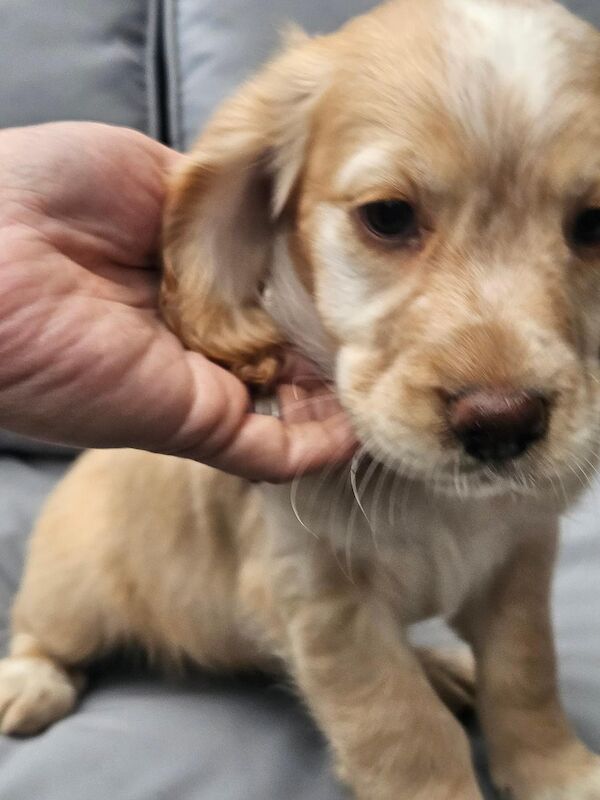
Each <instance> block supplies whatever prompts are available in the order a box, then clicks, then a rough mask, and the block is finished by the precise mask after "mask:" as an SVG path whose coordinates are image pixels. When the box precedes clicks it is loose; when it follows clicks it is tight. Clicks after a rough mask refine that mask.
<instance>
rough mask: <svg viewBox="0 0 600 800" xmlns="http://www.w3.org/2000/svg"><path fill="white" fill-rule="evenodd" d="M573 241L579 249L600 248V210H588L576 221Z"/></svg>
mask: <svg viewBox="0 0 600 800" xmlns="http://www.w3.org/2000/svg"><path fill="white" fill-rule="evenodd" d="M573 241H574V242H575V244H576V245H577V246H578V247H597V246H600V208H588V209H586V210H585V211H582V212H581V214H580V215H579V216H578V217H577V219H576V220H575V225H574V227H573Z"/></svg>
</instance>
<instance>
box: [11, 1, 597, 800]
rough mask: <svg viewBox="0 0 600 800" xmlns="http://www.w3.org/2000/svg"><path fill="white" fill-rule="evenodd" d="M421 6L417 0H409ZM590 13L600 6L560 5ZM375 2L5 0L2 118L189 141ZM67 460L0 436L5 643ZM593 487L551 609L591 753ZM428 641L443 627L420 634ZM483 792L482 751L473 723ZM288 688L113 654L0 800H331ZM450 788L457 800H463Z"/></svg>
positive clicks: (323, 756) (564, 678) (17, 751)
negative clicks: (279, 61) (289, 55)
mask: <svg viewBox="0 0 600 800" xmlns="http://www.w3.org/2000/svg"><path fill="white" fill-rule="evenodd" d="M417 1H418V0H415V2H417ZM567 4H568V5H569V6H570V7H571V8H573V9H574V10H576V11H578V12H579V13H581V14H582V15H583V16H586V17H587V18H588V19H590V20H592V21H593V22H595V23H596V24H597V25H600V0H570V2H568V3H567ZM371 5H373V3H371V2H369V0H327V2H324V0H164V1H163V2H160V0H127V2H123V0H101V2H98V0H55V2H53V3H41V2H34V0H0V44H1V46H0V75H1V76H2V77H1V78H0V124H1V125H3V126H7V125H16V124H24V123H35V122H41V121H46V120H51V119H63V118H70V119H73V118H77V119H96V120H102V121H105V122H113V123H117V124H123V125H130V126H132V127H135V128H138V129H140V130H143V131H145V132H147V133H149V134H151V135H153V136H155V137H158V138H161V139H162V140H164V141H166V142H168V143H169V144H172V145H174V146H176V147H180V148H184V147H186V146H187V145H188V144H189V143H190V142H191V140H192V138H193V137H194V136H195V135H196V133H197V131H198V130H199V129H200V127H201V125H202V123H203V122H204V121H205V120H206V118H207V116H208V115H209V113H210V112H211V110H212V108H213V107H214V106H215V104H216V103H217V102H218V101H219V100H220V99H221V98H222V97H223V96H224V95H225V94H227V93H228V92H229V91H230V90H231V88H232V87H233V86H234V85H235V84H236V83H237V82H239V81H240V80H241V79H242V78H243V77H244V76H245V75H246V74H247V73H248V71H249V70H251V69H252V68H253V67H254V66H255V65H257V64H259V63H260V62H261V61H262V60H264V59H265V57H266V56H267V55H268V54H269V52H270V51H271V50H272V48H273V46H274V43H275V42H276V39H277V30H278V29H279V28H280V27H281V25H282V24H283V23H284V22H285V21H287V20H291V19H293V20H296V21H298V22H300V23H301V24H302V25H304V26H305V27H307V28H308V29H309V30H327V29H330V28H333V27H335V26H336V25H337V24H339V23H340V22H341V21H343V20H344V19H345V18H346V17H347V16H349V15H351V14H353V13H356V12H357V11H360V10H364V9H366V8H368V7H369V6H371ZM70 458H71V454H70V453H68V452H60V451H57V450H55V449H54V450H53V449H48V448H45V447H43V446H41V445H35V444H33V443H31V442H24V441H23V440H21V439H19V438H16V437H11V436H9V435H2V434H0V645H1V644H2V642H5V640H6V631H7V612H8V607H9V603H10V598H11V596H12V594H13V592H14V590H15V588H16V586H17V583H18V579H19V573H20V569H21V565H22V561H23V551H24V547H25V544H26V541H27V534H28V531H29V528H30V525H31V521H32V518H33V516H34V515H35V513H36V512H37V510H38V508H39V505H40V503H41V501H42V500H43V498H44V496H45V495H46V494H47V492H48V491H49V490H50V489H51V487H52V485H53V484H54V483H55V481H56V480H57V479H58V478H59V477H60V475H61V474H62V473H63V472H64V470H65V469H66V468H67V467H68V464H69V460H70ZM599 492H600V487H598V488H596V489H594V490H592V491H591V492H590V493H589V495H588V496H587V497H586V498H585V500H584V501H583V502H582V503H581V505H580V507H579V508H578V509H576V510H575V511H574V512H573V513H572V514H570V515H569V517H568V519H566V520H565V522H564V536H563V549H562V554H561V559H560V565H559V570H558V576H557V580H556V587H555V601H554V608H555V619H556V629H557V636H558V646H559V654H560V670H561V685H562V690H563V695H564V699H565V703H566V705H567V707H568V709H569V712H570V714H571V717H572V719H573V722H574V724H575V726H576V727H577V729H578V730H579V732H580V733H581V735H582V736H583V738H584V739H585V740H586V741H587V742H588V743H589V744H590V745H591V746H592V747H595V748H596V749H598V750H600V520H599V519H598V516H599V515H598V510H600V494H599ZM420 635H421V637H430V636H437V635H439V634H438V633H437V632H435V631H434V632H431V631H421V633H420ZM470 728H471V733H472V736H473V747H474V751H475V754H476V758H477V761H478V764H479V767H480V773H481V779H482V784H483V785H484V787H485V791H486V793H487V794H486V796H487V797H489V798H493V797H494V794H493V792H492V791H491V790H490V788H489V785H488V784H487V780H486V772H485V763H484V755H483V750H482V746H481V742H480V739H479V737H478V735H477V731H476V729H475V727H474V726H473V725H472V724H471V725H470ZM344 796H345V795H344V792H343V790H342V789H341V788H340V787H339V786H337V785H336V783H335V780H334V778H333V777H332V775H331V772H330V768H329V761H328V756H327V751H326V748H325V746H324V743H323V741H322V739H321V737H320V736H319V734H318V733H317V732H316V730H315V728H314V726H313V725H312V723H311V722H310V720H309V719H308V718H307V716H306V715H305V713H304V712H303V711H302V710H301V709H300V707H299V705H298V704H297V702H296V701H295V700H294V698H293V695H292V694H291V692H290V691H289V689H288V688H287V687H285V686H281V685H274V684H272V683H269V682H268V681H265V680H258V679H257V680H254V681H235V680H232V679H217V678H214V677H208V676H205V675H198V676H195V677H191V678H189V679H186V680H182V681H178V682H173V681H171V682H165V681H162V680H161V679H159V678H157V677H156V676H152V675H149V674H147V673H144V672H143V671H142V670H139V669H132V667H131V665H130V664H129V665H127V664H120V665H119V664H110V665H108V664H107V665H103V666H102V667H99V668H98V670H97V671H96V674H95V677H94V680H93V682H92V686H91V689H90V691H89V693H88V694H87V695H86V697H85V698H84V700H83V702H82V704H81V706H80V708H79V710H78V711H77V713H76V714H75V715H74V716H72V717H70V718H69V719H66V720H64V721H63V722H61V723H59V724H58V725H56V726H55V727H53V728H52V729H51V730H50V731H48V732H47V733H45V734H44V735H42V736H40V737H38V738H34V739H31V740H24V741H14V740H6V739H4V740H0V800H106V799H107V798H114V799H115V800H309V799H310V800H341V798H343V797H344ZM457 800H458V799H457Z"/></svg>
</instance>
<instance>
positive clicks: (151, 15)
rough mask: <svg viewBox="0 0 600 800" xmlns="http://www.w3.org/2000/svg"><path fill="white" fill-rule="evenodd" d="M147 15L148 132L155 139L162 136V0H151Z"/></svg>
mask: <svg viewBox="0 0 600 800" xmlns="http://www.w3.org/2000/svg"><path fill="white" fill-rule="evenodd" d="M147 9H148V10H147V15H146V48H145V49H146V58H145V74H146V131H147V132H148V134H149V135H150V136H152V137H153V138H154V139H159V138H160V136H161V119H160V118H161V109H160V103H159V97H158V92H159V87H158V75H157V71H158V63H157V59H158V58H160V49H159V46H158V21H159V15H160V0H149V2H148V6H147Z"/></svg>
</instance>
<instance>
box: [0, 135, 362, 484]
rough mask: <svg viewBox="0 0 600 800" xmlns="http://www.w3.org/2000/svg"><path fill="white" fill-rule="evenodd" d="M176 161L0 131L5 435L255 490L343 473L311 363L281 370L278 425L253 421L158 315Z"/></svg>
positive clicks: (328, 405)
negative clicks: (193, 469)
mask: <svg viewBox="0 0 600 800" xmlns="http://www.w3.org/2000/svg"><path fill="white" fill-rule="evenodd" d="M184 157H185V156H181V155H178V154H177V153H175V152H173V151H172V150H170V149H168V148H167V147H164V146H163V145H160V144H158V143H157V142H155V141H153V140H151V139H149V138H147V137H146V136H144V135H143V134H140V133H137V132H135V131H132V130H129V129H125V128H117V127H112V126H106V125H100V124H95V123H56V124H50V125H40V126H33V127H29V128H13V129H7V130H4V131H1V132H0V427H4V428H7V429H9V430H12V431H15V432H19V433H23V434H27V435H30V436H34V437H37V438H40V439H44V440H47V441H52V442H58V443H63V444H71V445H77V446H81V447H134V448H140V449H145V450H151V451H156V452H162V453H171V454H177V455H181V456H185V457H187V458H191V459H196V460H198V461H203V462H205V463H207V464H210V465H213V466H216V467H218V468H220V469H224V470H226V471H229V472H232V473H234V474H237V475H241V476H243V477H246V478H249V479H252V480H268V481H273V482H279V481H285V480H288V479H290V478H292V477H293V476H294V475H296V474H298V473H300V472H305V471H311V470H315V469H319V468H321V467H324V466H327V465H335V464H336V463H341V462H343V461H344V460H346V459H347V458H348V457H349V456H350V454H351V452H352V450H353V447H354V440H353V435H352V431H351V428H350V425H349V423H348V421H347V419H346V417H345V415H344V414H343V413H342V411H341V409H340V407H339V406H338V405H337V402H336V400H335V398H334V397H333V395H332V394H331V392H330V391H329V389H328V388H327V387H325V386H324V384H323V381H322V380H320V379H319V378H318V377H317V376H316V375H315V374H313V371H312V369H311V368H310V367H308V365H307V364H306V363H303V362H301V361H299V360H298V359H294V358H290V359H289V366H288V368H287V373H286V375H285V376H284V378H283V380H282V383H281V385H280V386H279V389H278V395H279V399H280V407H281V415H280V417H281V418H280V419H278V418H275V417H272V416H265V415H259V414H254V413H251V411H250V409H251V402H250V397H249V394H248V390H247V388H246V387H245V386H244V385H243V384H242V383H241V382H240V381H238V380H237V379H236V378H235V377H233V376H232V375H231V374H230V373H228V372H226V371H225V370H223V369H221V368H220V367H219V366H217V365H215V364H213V363H211V362H209V361H208V360H206V359H205V358H204V357H203V356H201V355H199V354H197V353H192V352H189V351H187V350H185V349H184V348H183V346H182V345H181V343H180V342H179V340H178V339H177V338H176V337H175V336H174V335H173V334H172V333H171V332H170V331H169V330H168V329H167V328H166V326H165V325H164V323H163V321H162V320H161V318H160V315H159V312H158V283H159V278H160V276H159V272H158V269H157V264H158V261H159V259H158V251H159V240H160V219H161V213H162V205H163V199H164V191H165V188H164V187H165V178H166V177H167V175H168V173H169V172H170V171H171V170H172V169H173V168H174V167H175V166H176V165H177V163H178V160H179V159H182V158H184ZM308 376H310V377H308Z"/></svg>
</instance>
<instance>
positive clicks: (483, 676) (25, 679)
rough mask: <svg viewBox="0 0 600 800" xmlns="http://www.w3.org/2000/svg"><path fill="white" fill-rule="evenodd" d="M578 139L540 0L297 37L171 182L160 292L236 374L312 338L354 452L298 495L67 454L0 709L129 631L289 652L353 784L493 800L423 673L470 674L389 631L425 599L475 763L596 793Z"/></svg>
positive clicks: (6, 720)
mask: <svg viewBox="0 0 600 800" xmlns="http://www.w3.org/2000/svg"><path fill="white" fill-rule="evenodd" d="M599 153H600V38H599V35H598V32H597V31H596V30H594V29H592V28H591V27H589V26H587V25H586V24H584V23H583V22H581V21H579V20H578V19H576V18H575V17H573V16H571V15H570V14H569V13H568V12H567V11H566V10H565V9H564V8H562V7H561V6H559V5H558V4H556V3H554V2H552V1H551V0H392V1H391V2H388V3H386V4H385V5H383V6H381V7H379V8H377V9H376V10H374V11H373V12H371V13H369V14H367V15H365V16H363V17H360V18H358V19H356V20H354V21H352V22H351V23H350V24H348V25H347V26H346V27H344V28H343V29H342V30H341V31H340V32H338V33H336V34H334V35H331V36H325V37H319V38H316V39H308V38H303V37H300V36H299V35H295V36H294V39H293V41H292V42H291V43H290V44H289V45H288V47H287V49H285V51H284V52H283V53H282V54H281V55H280V56H279V57H278V58H276V60H275V61H274V62H273V63H271V64H270V65H268V66H267V67H266V68H265V69H264V70H263V71H262V72H261V73H260V74H259V75H258V77H256V78H255V79H254V80H252V81H251V82H250V83H248V84H247V85H246V86H245V87H243V88H242V89H241V90H240V92H239V94H237V95H236V96H235V97H234V98H233V99H232V100H230V101H229V102H227V103H226V104H225V105H224V106H223V107H222V108H221V110H220V111H219V112H218V113H217V115H216V117H215V118H214V120H213V121H212V123H211V124H210V125H209V126H208V128H207V130H206V132H205V133H204V135H203V136H202V138H201V139H200V141H199V143H198V145H197V147H196V148H195V149H194V151H193V152H192V154H191V155H190V157H189V159H188V160H187V163H186V165H185V166H184V168H183V170H182V171H181V173H180V174H179V175H178V176H177V177H176V179H175V180H174V182H173V185H172V190H171V194H170V200H169V204H168V208H167V212H166V221H165V240H164V241H165V249H164V262H165V272H164V282H163V288H162V303H163V308H164V314H165V317H166V319H167V320H168V322H169V324H170V325H171V326H172V328H173V330H175V331H176V332H177V333H178V335H179V336H180V337H181V339H182V340H183V341H184V342H185V343H186V344H187V346H189V347H190V348H192V349H194V350H198V351H200V352H202V353H205V354H206V355H208V356H209V357H211V358H213V359H215V360H216V361H218V362H219V363H221V364H223V365H225V366H226V367H228V368H229V369H231V370H232V371H234V372H235V373H236V374H238V375H240V376H241V377H242V378H243V379H244V380H246V381H248V382H249V383H254V384H256V385H267V384H269V383H270V382H272V381H273V380H274V379H275V378H276V374H277V370H278V365H279V363H280V361H281V358H280V354H281V352H282V347H285V346H287V345H289V344H291V345H293V346H294V347H295V348H297V349H298V350H300V351H301V352H303V353H304V354H305V355H306V356H308V357H310V358H311V359H312V360H313V361H315V362H316V363H317V364H318V365H319V366H320V368H321V369H322V371H323V373H324V374H325V375H326V376H327V377H328V378H330V379H331V380H334V381H335V385H336V389H337V392H338V394H339V397H340V398H341V401H342V403H343V405H344V407H345V408H346V409H347V411H348V413H349V414H350V415H351V417H352V419H353V422H354V424H355V426H356V430H357V431H358V433H359V436H360V440H361V443H362V448H361V450H360V452H359V454H358V455H357V457H356V458H355V459H354V461H353V462H352V465H350V466H349V467H348V468H347V469H343V470H339V471H337V472H335V473H324V474H320V475H316V476H311V477H305V478H302V479H299V480H297V481H295V482H294V484H293V486H292V489H291V491H290V487H289V486H278V487H264V488H263V489H261V490H259V489H257V488H256V487H253V486H250V485H249V484H246V483H244V482H243V481H241V480H238V479H236V478H232V477H229V476H226V475H222V474H219V473H217V472H215V471H212V470H211V469H209V468H206V467H203V466H199V465H198V464H195V463H191V462H186V461H184V460H178V459H175V458H172V457H166V456H165V457H162V456H156V455H149V454H144V453H137V452H131V451H120V452H93V453H89V454H86V455H84V456H83V457H82V458H81V459H80V460H79V461H78V462H77V464H76V465H75V467H74V468H73V470H72V471H71V473H70V474H69V475H68V476H67V477H66V479H65V480H64V481H63V482H62V483H61V484H60V485H59V487H58V488H57V490H56V491H55V493H54V494H53V495H52V496H51V498H50V500H49V501H48V503H47V505H46V508H45V510H44V512H43V513H42V515H41V518H40V520H39V523H38V525H37V528H36V531H35V535H34V538H33V540H32V545H31V550H30V554H29V560H28V564H27V569H26V572H25V577H24V579H23V583H22V586H21V589H20V592H19V594H18V597H17V600H16V603H15V607H14V615H13V634H14V635H13V639H12V644H11V651H10V656H9V658H7V659H6V660H5V661H3V662H2V664H1V666H0V714H2V715H3V720H2V729H3V730H4V731H5V732H7V733H21V734H22V733H31V732H35V731H37V730H40V729H41V728H43V727H44V726H46V725H48V724H50V723H51V722H53V721H54V720H56V719H59V718H60V717H62V716H63V715H65V714H67V713H68V712H69V711H71V709H72V708H73V706H74V704H75V701H76V698H77V695H78V692H79V691H80V688H81V685H82V671H83V670H84V669H85V666H86V664H88V663H89V662H90V661H91V660H93V659H94V658H96V657H97V656H99V655H100V654H102V653H104V652H106V651H108V650H111V649H113V648H115V647H118V646H123V645H127V644H128V643H132V642H133V643H136V644H137V645H141V646H142V647H144V648H145V649H146V651H147V652H148V653H149V654H150V655H151V656H153V657H155V658H158V659H161V660H162V661H163V662H164V663H165V664H173V663H177V662H179V661H181V660H191V661H192V662H195V663H197V664H200V665H202V666H208V667H215V668H225V669H239V668H242V669H243V668H247V667H248V668H256V667H258V668H263V669H280V668H281V667H282V666H284V667H285V669H286V670H287V671H288V673H289V674H290V675H291V676H292V677H293V679H294V681H295V683H296V685H297V687H298V691H299V692H300V693H301V694H302V695H303V697H304V699H305V700H306V702H307V704H308V705H309V707H310V709H311V710H312V713H313V715H314V718H315V720H316V721H317V723H318V724H319V726H320V727H321V729H322V730H323V731H324V733H325V734H326V736H327V738H328V740H329V742H330V744H331V747H332V751H333V753H334V757H335V761H336V766H337V769H338V773H339V775H340V777H341V778H342V779H343V780H344V781H345V782H346V783H347V784H348V785H349V786H350V787H351V789H352V791H353V793H354V797H356V798H358V800H457V799H461V800H476V798H478V799H479V800H481V794H480V791H479V788H478V786H477V781H476V778H475V775H474V771H473V767H472V764H471V759H470V754H469V746H468V742H467V739H466V736H465V734H464V733H463V730H462V728H461V727H460V725H459V724H458V722H457V721H456V720H455V718H454V717H453V716H452V714H451V713H450V711H449V710H448V708H447V707H446V706H445V705H444V704H443V703H442V702H441V700H440V699H439V697H438V694H437V693H436V690H435V689H436V688H437V689H438V691H440V693H442V694H443V693H444V691H443V690H444V689H446V694H448V691H449V693H450V694H451V695H452V694H454V699H456V695H457V694H460V693H461V691H463V688H465V690H466V688H467V687H465V686H464V685H463V683H461V682H462V681H463V679H464V678H465V674H464V672H462V671H461V667H460V665H459V664H458V662H456V661H453V660H452V659H450V660H446V661H443V660H440V659H439V658H436V657H435V656H432V655H431V654H430V655H429V657H428V658H425V659H424V658H423V657H422V655H423V654H418V653H416V652H415V651H414V650H413V649H412V648H411V647H410V645H409V644H408V642H407V637H406V630H407V627H408V626H409V625H410V624H411V623H414V622H416V621H417V620H421V619H424V618H427V617H432V616H435V615H441V616H443V617H445V618H446V619H447V620H448V621H449V623H450V624H451V625H452V626H454V628H455V629H456V630H457V631H458V632H459V634H460V635H461V636H462V637H463V638H464V639H465V640H466V641H467V642H468V643H470V644H471V645H472V648H473V651H474V655H475V658H476V664H477V670H476V703H477V709H478V712H479V715H480V720H481V724H482V727H483V731H484V733H485V736H486V739H487V745H488V749H489V758H490V763H491V768H492V773H493V776H494V780H495V782H496V784H497V786H498V787H499V788H500V789H501V790H504V791H506V792H507V794H508V796H509V797H511V798H513V800H600V760H599V759H598V758H597V757H596V756H594V755H592V754H591V753H590V752H589V751H588V750H587V749H586V748H585V747H584V746H583V744H581V743H580V742H579V741H578V740H577V738H576V737H575V735H574V734H573V732H572V730H571V727H570V725H569V723H568V721H567V719H566V718H565V715H564V712H563V710H562V708H561V704H560V701H559V698H558V694H557V686H556V672H555V657H554V652H553V644H552V633H551V624H550V615H549V590H550V583H551V575H552V568H553V561H554V554H555V548H556V531H557V520H558V516H559V514H560V513H561V511H562V510H563V509H564V508H565V507H566V506H567V505H568V504H569V503H571V502H572V501H573V499H574V498H575V497H576V496H577V494H578V492H579V491H580V490H581V484H582V483H585V476H586V475H587V474H588V473H589V472H590V471H593V470H595V469H596V465H597V461H598V449H599V441H598V440H599V426H598V421H599V412H600V391H599V378H600V370H599V364H598V358H599V351H600V158H599V155H598V154H599ZM420 655H421V657H420ZM432 682H433V683H432ZM453 689H454V690H456V691H454V692H453ZM450 699H452V698H450Z"/></svg>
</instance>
